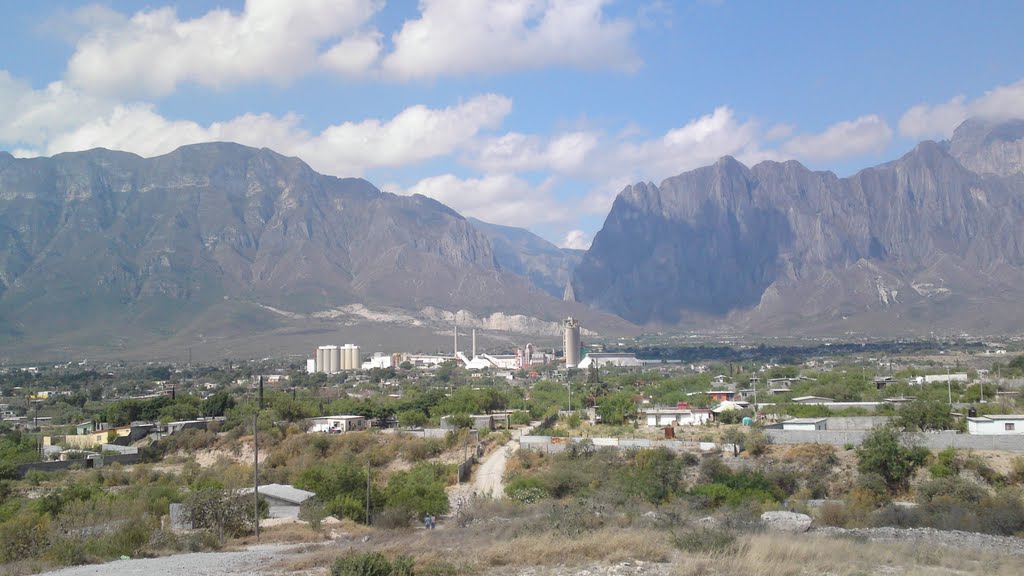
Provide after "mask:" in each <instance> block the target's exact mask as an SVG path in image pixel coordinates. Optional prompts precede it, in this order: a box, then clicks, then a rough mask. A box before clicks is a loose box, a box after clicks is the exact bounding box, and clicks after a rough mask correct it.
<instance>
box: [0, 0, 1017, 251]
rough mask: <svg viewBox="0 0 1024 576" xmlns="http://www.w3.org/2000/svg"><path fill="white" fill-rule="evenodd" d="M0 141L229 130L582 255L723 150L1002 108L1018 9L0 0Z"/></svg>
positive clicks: (833, 160)
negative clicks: (609, 223) (653, 193)
mask: <svg viewBox="0 0 1024 576" xmlns="http://www.w3.org/2000/svg"><path fill="white" fill-rule="evenodd" d="M2 5H3V16H4V17H3V19H2V21H0V32H2V33H0V148H2V149H6V150H10V151H12V152H14V153H15V154H16V155H19V156H34V155H51V154H55V153H59V152H64V151H69V150H82V149H89V148H93V147H97V146H102V147H107V148H115V149H122V150H129V151H132V152H136V153H138V154H141V155H143V156H154V155H158V154H163V153H166V152H169V151H171V150H173V149H174V148H176V147H178V146H180V145H183V144H188V143H194V142H200V141H207V140H234V141H239V142H241V143H243V144H248V145H253V146H266V147H269V148H273V149H275V150H278V151H279V152H282V153H284V154H288V155H295V156H299V157H301V158H303V159H304V160H306V161H307V162H309V163H310V165H312V166H313V167H314V168H315V169H317V170H318V171H321V172H324V173H328V174H334V175H337V176H362V177H365V178H367V179H369V180H370V181H372V182H373V183H375V184H376V185H377V186H378V187H380V188H382V189H384V190H387V191H391V192H395V193H400V194H411V193H423V194H427V195H430V196H433V197H435V198H437V199H439V200H441V201H442V202H445V203H446V204H449V205H450V206H452V207H454V208H455V209H457V210H459V211H460V212H462V213H463V214H465V215H470V216H475V217H478V218H481V219H483V220H488V221H492V222H496V223H500V224H508V225H515V226H523V227H527V228H530V229H531V230H533V231H535V232H537V233H539V234H541V235H542V236H544V237H546V238H548V239H549V240H551V241H553V242H556V243H559V244H563V245H571V246H575V247H585V246H586V245H587V244H588V243H589V241H590V239H591V238H592V236H593V234H594V233H595V232H596V231H597V230H598V229H599V228H600V226H601V223H602V222H603V219H604V216H605V215H606V213H607V210H608V208H609V207H610V205H611V202H612V201H613V200H614V197H615V195H616V194H617V193H618V192H619V191H620V190H621V189H622V188H623V187H624V186H625V185H626V184H629V183H633V182H636V181H640V180H643V181H653V182H655V183H658V182H660V181H661V180H663V179H665V178H667V177H669V176H672V175H675V174H678V173H681V172H684V171H686V170H690V169H693V168H696V167H699V166H702V165H706V164H709V163H711V162H713V161H714V160H715V159H717V158H718V157H720V156H722V155H726V154H729V155H733V156H736V157H737V158H739V159H740V160H741V161H743V162H746V163H748V164H753V163H756V162H759V161H762V160H786V159H794V158H795V159H797V160H800V161H801V162H803V163H805V164H807V165H808V166H810V167H812V168H814V169H821V170H832V171H835V172H836V173H838V174H840V175H847V174H850V173H853V172H855V171H856V170H858V169H860V168H863V167H866V166H870V165H872V164H876V163H879V162H882V161H886V160H889V159H892V158H894V157H897V156H899V155H900V154H903V153H905V152H906V151H907V150H909V149H910V148H911V147H912V146H913V145H914V144H915V143H916V142H917V141H919V140H922V139H941V138H946V137H948V136H949V134H950V133H951V132H952V130H953V128H955V127H956V125H957V124H958V123H959V122H960V121H962V120H963V119H964V118H966V117H968V116H972V115H978V116H986V117H992V118H1007V117H1021V116H1024V58H1022V57H1021V54H1022V53H1024V50H1022V49H1024V41H1022V40H1021V35H1020V27H1021V24H1022V23H1024V4H1021V3H1020V2H997V1H990V2H985V3H968V2H952V1H950V2H934V1H928V2H925V1H920V2H916V1H908V2H874V1H860V2H847V3H836V2H820V1H807V2H802V1H801V2H798V1H792V2H758V1H750V2H739V1H732V0H720V1H713V0H694V1H689V2H688V1H677V2H670V1H667V0H662V1H658V0H650V1H636V2H625V1H619V2H615V1H611V0H495V1H492V2H485V1H483V0H478V1H468V0H462V1H460V0H422V1H420V2H413V1H388V2H385V1H384V0H291V1H288V2H285V1H279V0H248V2H246V1H242V0H237V1H222V2H219V3H211V2H197V1H183V2H177V3H174V4H164V3H161V2H157V1H155V2H138V1H114V2H108V3H101V4H96V3H90V2H62V3H57V2H52V3H30V2H16V1H13V0H7V1H4V2H3V4H2Z"/></svg>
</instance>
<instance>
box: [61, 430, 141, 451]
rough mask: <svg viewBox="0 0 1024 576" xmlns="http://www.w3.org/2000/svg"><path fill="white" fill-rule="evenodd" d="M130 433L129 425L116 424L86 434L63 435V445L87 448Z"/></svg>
mask: <svg viewBox="0 0 1024 576" xmlns="http://www.w3.org/2000/svg"><path fill="white" fill-rule="evenodd" d="M76 428H77V427H76ZM131 433H132V427H131V426H117V427H115V428H108V429H103V430H94V431H92V432H88V433H86V434H68V435H67V436H65V437H64V446H65V447H67V448H75V449H81V450H87V449H90V448H93V447H95V446H100V445H103V444H106V443H107V442H111V441H113V440H115V439H117V438H119V437H121V436H129V435H131Z"/></svg>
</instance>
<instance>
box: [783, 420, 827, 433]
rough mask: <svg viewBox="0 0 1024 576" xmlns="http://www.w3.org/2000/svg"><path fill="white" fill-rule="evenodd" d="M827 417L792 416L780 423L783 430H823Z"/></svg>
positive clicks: (825, 426)
mask: <svg viewBox="0 0 1024 576" xmlns="http://www.w3.org/2000/svg"><path fill="white" fill-rule="evenodd" d="M827 425H828V418H793V419H791V420H786V421H785V422H783V423H782V429H783V430H825V429H826V428H827Z"/></svg>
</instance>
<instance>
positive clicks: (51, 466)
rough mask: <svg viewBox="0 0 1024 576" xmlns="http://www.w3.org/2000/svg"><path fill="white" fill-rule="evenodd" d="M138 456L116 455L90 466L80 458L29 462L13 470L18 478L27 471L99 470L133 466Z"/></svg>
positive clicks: (106, 457) (23, 475)
mask: <svg viewBox="0 0 1024 576" xmlns="http://www.w3.org/2000/svg"><path fill="white" fill-rule="evenodd" d="M139 456H140V455H139V454H137V453H136V454H118V455H117V456H104V457H103V458H102V459H101V460H100V461H99V462H96V463H93V464H90V462H89V461H88V460H87V459H85V458H82V459H80V460H64V461H57V462H30V463H28V464H18V465H17V466H16V467H15V468H16V469H17V470H18V477H19V478H24V477H25V474H27V473H28V471H29V470H42V471H43V472H60V471H63V470H70V469H71V468H72V467H74V466H77V467H78V468H83V469H84V468H93V467H94V466H95V467H96V468H101V467H103V466H110V465H111V464H114V463H115V462H116V463H120V464H134V463H136V462H138V461H139Z"/></svg>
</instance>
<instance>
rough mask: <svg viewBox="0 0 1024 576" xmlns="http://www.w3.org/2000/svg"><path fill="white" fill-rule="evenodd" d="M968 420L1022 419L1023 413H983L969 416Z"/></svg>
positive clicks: (1023, 418) (1023, 417)
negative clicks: (982, 414)
mask: <svg viewBox="0 0 1024 576" xmlns="http://www.w3.org/2000/svg"><path fill="white" fill-rule="evenodd" d="M968 420H974V421H975V422H978V421H984V420H1024V414H985V415H984V416H971V417H969V418H968Z"/></svg>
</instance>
